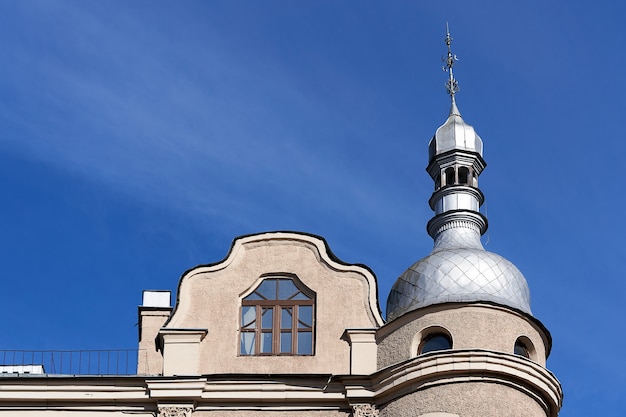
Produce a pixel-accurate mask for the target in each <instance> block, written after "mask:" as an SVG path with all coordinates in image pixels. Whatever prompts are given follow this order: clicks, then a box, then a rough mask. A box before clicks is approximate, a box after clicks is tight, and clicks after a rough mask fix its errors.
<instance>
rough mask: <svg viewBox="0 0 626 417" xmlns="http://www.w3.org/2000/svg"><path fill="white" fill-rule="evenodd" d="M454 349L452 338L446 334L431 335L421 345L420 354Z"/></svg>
mask: <svg viewBox="0 0 626 417" xmlns="http://www.w3.org/2000/svg"><path fill="white" fill-rule="evenodd" d="M447 349H452V338H451V337H450V336H448V335H447V334H445V333H429V334H427V335H426V336H425V337H424V338H423V339H422V342H421V343H420V346H419V348H418V352H417V353H418V354H420V355H421V354H423V353H428V352H434V351H436V350H447Z"/></svg>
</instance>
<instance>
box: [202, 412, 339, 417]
mask: <svg viewBox="0 0 626 417" xmlns="http://www.w3.org/2000/svg"><path fill="white" fill-rule="evenodd" d="M193 416H194V417H348V416H350V413H349V412H348V411H340V410H290V411H277V410H240V411H235V410H212V411H195V412H194V413H193Z"/></svg>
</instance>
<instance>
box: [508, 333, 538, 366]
mask: <svg viewBox="0 0 626 417" xmlns="http://www.w3.org/2000/svg"><path fill="white" fill-rule="evenodd" d="M513 353H514V354H516V355H518V356H523V357H524V358H528V359H531V360H535V347H534V346H533V344H532V342H531V341H530V339H529V338H527V337H526V336H520V337H518V338H517V340H516V341H515V345H514V346H513Z"/></svg>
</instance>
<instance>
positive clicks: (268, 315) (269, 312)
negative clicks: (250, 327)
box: [261, 308, 274, 329]
mask: <svg viewBox="0 0 626 417" xmlns="http://www.w3.org/2000/svg"><path fill="white" fill-rule="evenodd" d="M273 318H274V309H272V308H264V309H263V313H262V316H261V328H262V329H271V328H272V323H273V321H274V320H273Z"/></svg>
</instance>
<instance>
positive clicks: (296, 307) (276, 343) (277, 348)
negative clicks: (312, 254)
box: [239, 276, 315, 356]
mask: <svg viewBox="0 0 626 417" xmlns="http://www.w3.org/2000/svg"><path fill="white" fill-rule="evenodd" d="M266 280H276V281H278V282H277V284H278V285H277V286H276V294H277V295H276V297H277V298H278V292H279V290H278V288H279V286H280V281H291V282H292V283H293V284H294V286H295V287H296V288H297V289H298V292H297V293H294V295H292V296H291V297H292V298H290V299H283V300H281V299H254V300H250V299H248V300H246V298H248V297H250V296H251V295H253V294H255V293H256V294H257V295H260V294H259V293H257V289H258V288H259V287H260V286H261V285H262V284H263V282H265V281H266ZM299 293H302V294H303V295H304V296H306V297H308V298H307V299H299V300H296V299H293V297H294V296H295V295H297V294H299ZM260 296H262V295H260ZM245 307H254V308H255V319H254V324H255V325H254V327H252V328H251V327H249V326H250V325H249V324H246V323H243V317H242V315H243V309H244V308H245ZM300 307H311V323H310V326H307V325H306V323H304V322H303V321H301V320H300V318H299V316H300ZM287 308H288V309H291V326H290V327H282V312H283V309H287ZM268 309H271V310H272V326H271V329H270V328H264V327H263V313H264V312H265V310H268ZM239 317H240V320H239V323H240V324H239V333H240V334H239V356H312V355H314V354H315V293H314V292H313V291H311V290H310V289H308V288H306V287H305V286H304V285H303V284H302V283H301V282H299V280H298V279H297V277H295V276H294V277H289V276H269V277H266V278H265V279H264V280H263V281H261V282H260V283H259V284H258V285H257V286H256V287H255V288H254V290H252V291H251V292H250V293H249V294H248V295H247V296H246V297H245V298H244V299H242V300H241V310H240V314H239ZM250 323H252V322H250ZM245 333H254V347H253V352H251V353H243V352H242V348H241V343H242V341H243V340H242V338H243V334H245ZM267 333H271V335H272V336H271V338H272V345H271V352H261V348H262V343H263V335H264V334H267ZM300 333H309V334H310V335H311V347H310V352H307V353H298V335H299V334H300ZM283 334H290V336H291V346H290V350H289V352H281V337H282V335H283Z"/></svg>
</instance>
